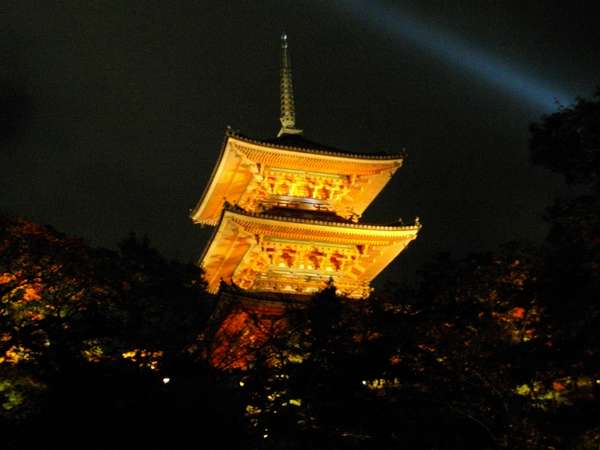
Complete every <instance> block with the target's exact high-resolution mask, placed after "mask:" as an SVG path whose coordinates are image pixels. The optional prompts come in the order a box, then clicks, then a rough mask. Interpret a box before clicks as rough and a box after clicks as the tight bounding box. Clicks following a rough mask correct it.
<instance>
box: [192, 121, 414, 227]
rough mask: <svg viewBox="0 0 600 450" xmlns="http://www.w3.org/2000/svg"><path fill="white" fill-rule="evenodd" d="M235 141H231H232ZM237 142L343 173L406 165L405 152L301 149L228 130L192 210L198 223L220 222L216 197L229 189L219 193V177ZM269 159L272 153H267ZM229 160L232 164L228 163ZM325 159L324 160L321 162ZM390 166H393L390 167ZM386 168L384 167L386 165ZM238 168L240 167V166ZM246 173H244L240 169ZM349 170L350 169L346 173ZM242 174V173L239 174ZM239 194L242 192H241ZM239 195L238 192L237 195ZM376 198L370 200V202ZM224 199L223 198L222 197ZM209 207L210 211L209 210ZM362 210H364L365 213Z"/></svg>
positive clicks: (259, 152) (226, 192) (391, 168)
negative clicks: (352, 169)
mask: <svg viewBox="0 0 600 450" xmlns="http://www.w3.org/2000/svg"><path fill="white" fill-rule="evenodd" d="M230 141H231V142H230ZM236 143H237V145H247V146H249V148H251V149H252V151H255V152H258V153H257V154H256V155H260V154H261V152H263V153H262V154H263V155H273V154H276V155H278V157H283V158H288V163H289V161H290V159H289V158H292V160H301V159H302V158H310V159H311V160H312V161H319V162H318V163H316V164H324V166H325V167H329V169H325V170H329V171H331V172H332V173H335V172H337V173H339V171H340V170H342V169H340V168H341V167H344V165H346V168H345V169H344V170H346V169H347V165H348V164H352V165H354V164H358V165H359V166H357V167H362V168H363V169H361V170H365V169H364V168H368V167H371V165H374V167H375V166H377V167H378V169H376V170H390V171H391V173H393V172H395V171H396V170H397V169H398V168H400V167H401V166H402V163H403V156H402V155H401V154H395V155H394V154H389V155H369V154H355V153H344V152H337V151H332V150H325V149H323V150H315V149H309V148H300V147H292V146H287V145H278V144H274V143H270V142H264V141H259V140H255V139H249V138H246V137H243V136H239V135H237V134H236V133H235V132H233V131H232V130H231V129H227V131H226V132H225V138H224V140H223V144H222V146H221V150H220V152H219V157H218V160H217V163H216V164H215V166H214V168H213V171H212V173H211V176H210V178H209V181H208V183H207V184H206V186H205V188H204V192H203V194H202V196H201V197H200V200H199V201H198V203H197V204H196V206H195V207H194V208H193V209H192V210H191V211H190V218H191V219H192V220H193V221H194V223H198V224H203V225H216V224H217V223H218V221H217V215H218V212H217V211H218V209H220V208H221V206H215V201H217V200H216V197H215V196H222V197H223V198H228V191H227V190H226V191H225V192H218V191H215V189H217V190H218V189H219V188H218V187H217V185H218V184H219V179H220V178H221V174H223V173H226V172H227V169H226V167H227V166H228V164H231V161H232V160H231V157H232V156H230V155H232V153H231V152H234V151H233V150H232V148H233V147H235V146H236ZM262 157H263V156H260V157H258V156H253V157H251V161H254V160H255V158H258V160H257V161H255V162H257V163H258V162H260V161H259V160H261V159H262ZM266 157H268V158H270V157H272V156H266ZM227 161H229V163H228V162H227ZM320 161H322V162H320ZM388 166H389V167H388ZM382 167H383V168H382ZM236 170H237V169H236ZM367 170H371V169H367ZM240 173H242V172H240ZM344 173H347V172H344ZM238 176H240V175H238ZM381 188H383V185H382V186H380V188H379V189H378V190H377V192H376V193H375V195H376V194H377V193H378V192H379V190H380V189H381ZM238 194H239V193H238ZM236 195H237V194H236ZM228 200H229V201H231V202H233V203H236V202H237V200H236V199H234V198H228ZM370 201H372V198H371V199H368V203H370ZM218 202H219V203H220V202H221V199H219V200H218ZM367 206H368V205H363V208H362V210H364V209H366V207H367ZM207 208H208V211H207ZM362 210H361V211H360V212H361V213H362Z"/></svg>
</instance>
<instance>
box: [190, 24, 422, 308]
mask: <svg viewBox="0 0 600 450" xmlns="http://www.w3.org/2000/svg"><path fill="white" fill-rule="evenodd" d="M280 94H281V117H280V120H281V129H280V131H279V133H278V135H277V137H275V138H273V139H267V140H259V139H251V138H248V137H245V136H243V135H241V134H239V133H237V132H235V131H233V130H232V129H230V128H228V130H227V132H226V134H225V139H224V142H223V146H222V149H221V153H220V155H219V159H218V162H217V164H216V166H215V168H214V170H213V173H212V176H211V178H210V180H209V183H208V185H207V187H206V189H205V191H204V194H203V195H202V198H201V199H200V201H199V202H198V204H197V205H196V207H195V208H194V209H193V210H192V211H191V214H190V216H191V218H192V220H193V221H194V223H197V224H202V225H209V226H214V227H215V230H214V233H213V235H212V237H211V239H210V241H209V243H208V244H207V246H206V248H205V250H204V253H203V255H202V257H201V259H200V266H201V267H202V268H203V270H204V276H205V278H206V282H207V284H208V290H209V291H210V292H212V293H216V292H218V291H219V289H220V287H221V285H222V283H225V284H227V285H232V286H235V287H237V288H239V289H240V290H242V291H243V292H246V293H248V294H259V293H276V294H294V295H311V294H314V293H315V292H317V291H320V290H322V289H323V288H324V287H325V286H327V284H328V282H329V281H330V280H332V281H333V283H334V285H335V287H336V290H337V292H338V294H340V295H343V296H345V297H348V298H353V299H363V298H366V297H368V296H369V294H370V292H371V287H370V283H371V281H372V280H373V279H374V278H375V277H376V276H377V274H379V273H380V272H381V271H382V270H383V269H384V268H385V267H386V266H387V265H388V264H389V263H390V262H391V261H392V260H393V259H394V258H395V257H396V256H397V255H398V254H399V253H400V252H401V251H402V250H403V249H404V248H405V247H406V246H407V245H408V244H409V243H410V242H411V241H412V240H413V239H415V238H416V237H417V233H418V231H419V229H420V227H421V226H420V224H419V221H418V220H416V222H415V224H414V225H410V226H406V225H402V224H401V223H399V222H398V223H395V224H393V225H385V226H384V225H368V224H365V223H362V222H361V221H360V218H361V215H362V214H363V212H364V211H365V209H366V208H367V207H368V206H369V205H370V204H371V202H372V201H373V200H374V199H375V197H377V195H378V194H379V193H380V192H381V190H382V189H383V188H384V186H385V185H386V184H387V183H388V181H389V180H390V178H391V176H392V175H393V174H394V173H395V172H396V170H398V169H399V168H400V167H401V166H402V163H403V155H402V154H375V153H364V154H357V153H352V152H348V151H340V150H336V149H332V148H329V147H326V146H323V145H320V144H316V143H314V142H311V141H309V140H307V139H305V138H304V137H303V136H302V130H300V129H299V128H297V127H296V120H295V109H294V95H293V86H292V72H291V65H290V56H289V52H288V42H287V37H286V35H285V34H284V35H283V36H282V38H281V84H280Z"/></svg>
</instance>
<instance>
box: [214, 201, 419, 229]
mask: <svg viewBox="0 0 600 450" xmlns="http://www.w3.org/2000/svg"><path fill="white" fill-rule="evenodd" d="M227 213H229V214H230V215H231V214H234V215H237V216H239V217H240V218H243V217H245V218H250V219H256V220H258V221H261V220H262V221H264V220H268V221H275V222H284V223H295V224H304V225H319V226H325V227H331V228H332V229H338V228H339V229H351V230H356V231H359V230H363V231H369V232H372V231H380V232H402V231H409V232H411V233H412V232H418V231H419V230H420V229H421V224H420V223H419V222H418V221H417V223H416V224H414V225H404V224H401V223H398V224H391V225H390V224H388V225H383V224H366V223H363V222H352V221H349V220H344V219H343V218H341V217H339V216H337V218H338V219H339V220H334V218H333V217H332V216H331V215H329V214H327V213H319V212H314V213H313V214H311V215H310V216H305V215H299V214H298V213H296V212H295V210H290V209H286V208H276V209H273V210H269V211H265V212H262V213H256V212H251V211H245V210H243V209H242V208H239V207H237V206H235V205H231V204H225V206H224V208H223V215H222V217H221V221H222V220H223V216H225V214H227Z"/></svg>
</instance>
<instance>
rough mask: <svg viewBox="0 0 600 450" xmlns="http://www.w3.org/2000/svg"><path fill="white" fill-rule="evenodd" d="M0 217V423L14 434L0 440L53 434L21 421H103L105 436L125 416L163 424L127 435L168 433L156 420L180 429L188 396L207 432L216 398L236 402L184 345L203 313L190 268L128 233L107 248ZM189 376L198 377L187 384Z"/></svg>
mask: <svg viewBox="0 0 600 450" xmlns="http://www.w3.org/2000/svg"><path fill="white" fill-rule="evenodd" d="M0 220H1V223H0V301H1V304H0V314H1V316H2V320H1V321H0V337H1V338H0V399H1V401H0V429H3V430H4V431H5V432H6V433H8V431H7V430H12V431H11V433H10V434H9V436H10V437H11V439H15V441H14V442H13V441H12V440H11V439H8V440H7V441H6V442H5V444H6V447H7V448H10V447H11V445H13V446H14V447H15V448H29V446H34V445H36V442H37V441H36V439H42V440H43V441H44V445H51V446H52V445H53V444H49V442H52V441H48V439H50V437H49V435H47V434H43V433H41V434H39V435H38V434H23V435H21V436H18V433H17V430H21V432H22V433H23V432H24V431H25V430H26V429H28V428H31V427H37V428H39V429H42V428H44V429H52V428H53V427H59V426H60V427H65V426H67V427H70V428H77V427H86V426H96V427H101V428H106V429H108V430H110V432H106V431H104V432H103V433H104V434H105V435H106V439H108V440H109V441H110V445H111V446H116V445H117V443H116V442H118V441H115V439H116V436H117V435H118V433H119V431H123V432H124V436H128V435H130V433H131V431H132V430H131V429H129V430H127V429H126V428H127V427H126V426H125V425H126V424H128V426H130V427H132V428H136V427H147V426H152V424H154V425H153V426H154V427H155V429H156V430H165V432H163V433H159V434H154V435H148V436H147V437H140V436H137V435H136V437H135V439H134V440H135V442H136V443H135V445H133V444H131V445H133V446H139V445H141V443H142V442H146V441H147V442H148V443H150V442H153V443H156V442H160V440H161V439H166V438H168V439H169V441H171V442H172V439H173V436H169V433H167V432H166V430H172V429H177V430H179V435H180V436H184V437H185V438H186V439H189V438H191V436H190V434H189V433H188V432H184V430H183V429H180V427H182V426H184V425H185V424H186V423H188V422H189V418H187V415H188V414H190V413H191V411H195V410H196V408H197V405H198V404H199V403H202V404H203V405H205V408H206V415H207V416H210V418H209V419H207V420H206V422H207V425H208V426H212V427H213V430H214V431H216V430H218V429H219V427H220V426H221V425H220V424H218V423H215V421H217V420H218V418H219V417H223V415H228V414H230V413H229V411H223V410H222V409H221V408H222V407H221V406H220V404H221V403H224V404H228V405H231V411H235V402H234V403H233V404H231V403H230V402H231V401H233V400H228V395H227V392H228V391H227V389H226V388H225V387H223V386H222V385H220V384H219V382H218V381H217V380H216V378H215V375H214V373H213V372H214V371H213V370H212V369H211V368H209V367H207V366H206V365H205V364H202V363H194V362H193V355H190V354H189V352H188V351H187V349H188V346H189V344H191V343H192V342H194V341H195V339H196V336H197V334H198V333H199V330H201V329H202V327H203V325H204V323H205V321H206V317H207V315H208V314H209V312H210V309H209V306H210V301H209V300H210V299H209V298H208V297H207V295H206V294H205V291H204V285H203V283H202V282H201V273H200V271H199V270H198V269H197V268H195V267H194V266H190V265H183V264H180V263H176V262H171V261H167V260H165V259H164V258H162V257H161V256H160V255H159V254H158V253H157V252H156V251H155V250H153V249H151V248H150V246H149V245H148V242H147V240H141V241H140V240H139V239H137V238H136V237H135V236H129V237H128V238H127V239H126V240H125V241H123V243H122V244H121V245H120V252H119V253H116V252H112V251H108V250H103V249H93V248H90V247H89V246H87V245H86V244H85V243H84V242H83V241H81V240H79V239H74V238H70V237H66V236H64V235H62V234H60V233H58V232H56V231H54V230H53V229H51V228H49V227H45V226H41V225H37V224H33V223H31V222H28V221H26V220H22V219H8V218H1V219H0ZM163 378H164V379H167V378H168V379H169V384H165V382H164V381H163ZM191 380H195V382H198V384H200V386H199V388H197V389H195V390H194V391H193V393H191V391H190V390H189V385H190V383H191ZM182 389H184V391H185V392H182ZM221 394H222V395H221ZM174 407H177V408H179V409H178V410H177V413H176V414H173V413H172V410H173V408H174ZM217 410H218V411H220V412H218V411H217ZM196 417H197V414H196ZM229 421H230V422H233V419H231V420H229ZM74 435H75V434H73V435H72V436H74ZM70 436H71V435H69V437H70ZM56 438H57V439H59V441H57V442H56V443H55V444H54V445H56V446H59V445H60V446H61V447H64V446H66V445H67V442H68V439H67V437H66V436H62V437H60V436H57V437H56ZM28 440H29V441H28ZM11 442H12V444H11ZM27 442H28V443H27ZM59 442H60V443H59ZM103 442H104V438H98V439H97V440H96V442H95V443H94V444H93V445H98V446H99V447H102V446H103V445H107V443H106V442H104V444H103ZM124 442H125V441H124ZM17 443H18V444H17ZM38 444H39V443H38ZM91 445H92V444H91V443H90V445H86V447H88V448H90V446H91ZM123 445H124V447H126V446H127V445H125V444H123Z"/></svg>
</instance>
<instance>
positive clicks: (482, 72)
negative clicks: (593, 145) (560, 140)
mask: <svg viewBox="0 0 600 450" xmlns="http://www.w3.org/2000/svg"><path fill="white" fill-rule="evenodd" d="M335 3H336V4H337V5H338V7H339V8H341V9H342V10H344V11H347V12H349V13H350V14H352V16H354V18H356V19H357V20H359V21H362V22H365V23H366V24H367V25H369V26H370V27H372V28H374V29H376V30H377V31H379V32H382V33H385V34H387V35H389V36H390V37H392V38H393V39H394V40H396V41H401V42H411V43H412V44H413V45H415V46H416V47H419V48H421V49H426V50H428V51H429V52H430V53H431V54H432V55H434V56H435V57H436V58H438V59H440V60H443V61H445V62H446V63H448V64H450V65H451V66H454V67H456V68H460V69H463V70H464V71H465V72H467V73H469V74H470V75H471V76H474V77H477V78H479V79H481V80H484V81H486V82H488V83H489V84H491V85H494V86H496V87H498V88H500V89H501V90H503V91H504V92H505V93H507V94H510V95H511V96H513V97H515V98H518V99H521V100H524V101H526V102H527V103H529V104H530V105H532V106H535V107H537V108H542V109H543V112H549V111H552V110H555V109H556V106H557V102H558V103H560V104H570V103H572V101H573V100H574V99H575V96H573V95H570V94H568V93H566V92H563V91H562V90H561V89H557V88H556V87H553V86H551V85H550V84H549V83H547V82H545V81H544V80H539V79H537V78H535V77H533V76H530V75H528V74H526V73H525V71H524V70H521V69H518V68H517V67H513V66H512V65H510V64H507V63H505V62H503V61H501V60H500V59H499V58H498V57H495V56H493V55H491V54H489V53H488V52H485V51H483V50H481V49H479V48H476V47H475V46H473V45H472V44H470V43H468V42H466V41H465V40H464V39H462V38H459V37H457V36H455V35H452V34H450V33H448V32H445V31H440V30H435V28H434V27H433V26H432V25H431V24H429V23H425V22H424V21H422V20H420V19H418V18H416V17H414V16H413V15H411V14H409V13H407V12H405V11H402V10H400V9H399V8H398V7H397V6H387V5H383V4H382V3H381V2H380V1H377V0H369V1H362V0H336V1H335Z"/></svg>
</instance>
